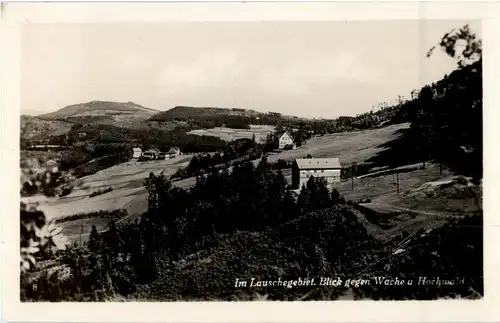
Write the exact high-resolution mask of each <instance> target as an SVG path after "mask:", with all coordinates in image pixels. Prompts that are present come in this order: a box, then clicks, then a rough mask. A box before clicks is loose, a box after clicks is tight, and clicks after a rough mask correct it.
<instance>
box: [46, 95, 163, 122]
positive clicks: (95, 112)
mask: <svg viewBox="0 0 500 323" xmlns="http://www.w3.org/2000/svg"><path fill="white" fill-rule="evenodd" d="M156 112H157V111H156V110H153V109H149V108H146V107H143V106H141V105H138V104H136V103H133V102H123V103H122V102H107V101H92V102H87V103H80V104H74V105H70V106H67V107H64V108H62V109H60V110H58V111H55V112H51V113H47V114H43V115H40V116H38V118H40V119H44V120H62V121H67V122H72V123H78V124H87V123H92V124H108V125H113V126H117V127H124V128H138V127H139V128H140V127H147V123H146V120H148V119H149V118H150V117H151V116H152V115H154V114H155V113H156Z"/></svg>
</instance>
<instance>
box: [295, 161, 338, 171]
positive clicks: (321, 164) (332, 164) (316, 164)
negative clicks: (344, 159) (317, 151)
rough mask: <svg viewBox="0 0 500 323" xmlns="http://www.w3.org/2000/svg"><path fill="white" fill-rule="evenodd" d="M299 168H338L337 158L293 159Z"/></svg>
mask: <svg viewBox="0 0 500 323" xmlns="http://www.w3.org/2000/svg"><path fill="white" fill-rule="evenodd" d="M295 162H296V163H297V166H298V167H299V169H340V168H342V166H341V165H340V161H339V159H338V158H300V159H295Z"/></svg>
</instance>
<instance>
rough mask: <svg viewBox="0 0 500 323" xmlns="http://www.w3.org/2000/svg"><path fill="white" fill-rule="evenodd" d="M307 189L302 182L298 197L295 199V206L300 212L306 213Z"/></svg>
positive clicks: (307, 208) (307, 207)
mask: <svg viewBox="0 0 500 323" xmlns="http://www.w3.org/2000/svg"><path fill="white" fill-rule="evenodd" d="M309 195H310V194H309V190H308V189H307V188H306V186H305V184H302V188H301V189H300V193H299V198H298V199H297V206H298V208H299V210H300V213H301V214H305V213H307V212H308V211H309V210H310V208H309Z"/></svg>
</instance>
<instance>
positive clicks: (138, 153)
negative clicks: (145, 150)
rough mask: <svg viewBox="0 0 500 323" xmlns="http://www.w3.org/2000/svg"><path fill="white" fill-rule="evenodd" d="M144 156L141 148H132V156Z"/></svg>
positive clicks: (135, 157)
mask: <svg viewBox="0 0 500 323" xmlns="http://www.w3.org/2000/svg"><path fill="white" fill-rule="evenodd" d="M141 156H142V149H141V148H132V158H134V159H137V158H139V157H141Z"/></svg>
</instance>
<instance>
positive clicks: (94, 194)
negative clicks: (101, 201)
mask: <svg viewBox="0 0 500 323" xmlns="http://www.w3.org/2000/svg"><path fill="white" fill-rule="evenodd" d="M112 190H113V188H112V187H111V186H110V187H108V188H106V189H103V190H97V191H94V192H92V193H90V195H89V197H94V196H99V195H103V194H106V193H108V192H111V191H112Z"/></svg>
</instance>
